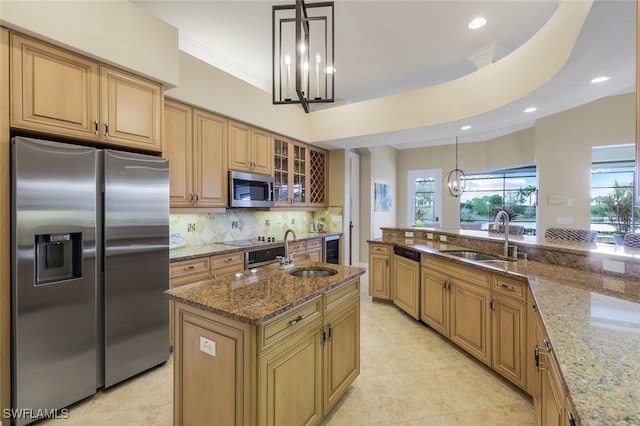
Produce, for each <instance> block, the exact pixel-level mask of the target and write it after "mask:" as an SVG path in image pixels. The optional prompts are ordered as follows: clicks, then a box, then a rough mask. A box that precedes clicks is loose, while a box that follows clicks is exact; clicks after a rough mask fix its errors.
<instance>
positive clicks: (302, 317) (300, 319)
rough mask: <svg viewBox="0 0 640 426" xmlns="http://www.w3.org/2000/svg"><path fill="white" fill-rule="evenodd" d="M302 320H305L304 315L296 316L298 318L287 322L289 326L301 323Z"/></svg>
mask: <svg viewBox="0 0 640 426" xmlns="http://www.w3.org/2000/svg"><path fill="white" fill-rule="evenodd" d="M304 318H305V315H298V318H296V319H293V320H291V321H289V325H293V324H295V323H298V322H300V321H302V320H303V319H304Z"/></svg>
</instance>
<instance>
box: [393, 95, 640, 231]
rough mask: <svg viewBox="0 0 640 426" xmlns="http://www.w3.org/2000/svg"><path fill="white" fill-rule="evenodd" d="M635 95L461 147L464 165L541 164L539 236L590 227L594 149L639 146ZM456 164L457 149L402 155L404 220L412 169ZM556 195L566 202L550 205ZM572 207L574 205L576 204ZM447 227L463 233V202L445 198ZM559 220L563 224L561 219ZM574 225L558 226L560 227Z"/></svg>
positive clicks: (400, 213)
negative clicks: (551, 229)
mask: <svg viewBox="0 0 640 426" xmlns="http://www.w3.org/2000/svg"><path fill="white" fill-rule="evenodd" d="M634 132H635V93H631V94H626V95H619V96H612V97H607V98H603V99H600V100H597V101H594V102H591V103H589V104H586V105H583V106H581V107H578V108H574V109H572V110H569V111H565V112H562V113H558V114H554V115H551V116H548V117H545V118H541V119H539V120H538V121H537V123H536V124H535V126H534V127H533V128H530V129H526V130H522V131H519V132H516V133H512V134H510V135H506V136H502V137H499V138H495V139H491V140H489V141H485V142H477V143H466V144H460V145H459V150H458V166H459V167H460V168H461V169H464V170H465V171H467V172H478V171H490V170H496V169H502V168H507V167H517V166H522V165H528V164H532V163H534V162H535V163H536V164H537V167H538V189H539V208H538V221H539V223H538V234H539V235H540V234H544V230H545V229H546V228H548V227H551V226H560V227H569V228H583V229H589V227H590V208H589V205H590V198H591V195H590V189H591V177H590V176H591V148H592V147H594V146H604V145H619V144H628V143H634V141H635V139H634V138H635V133H634ZM454 165H455V146H454V145H446V146H436V147H428V148H415V149H407V150H402V151H398V158H397V168H398V182H399V185H398V191H397V192H398V215H397V221H398V224H399V225H400V226H407V224H406V216H407V214H406V206H407V188H406V183H405V182H406V180H407V172H408V170H419V169H431V168H441V169H442V171H443V178H444V173H446V172H447V171H449V170H451V169H452V168H453V167H454ZM550 195H559V196H562V197H564V201H563V202H562V203H560V204H551V203H549V196H550ZM571 204H572V205H571ZM442 216H443V218H442V226H443V227H445V228H457V227H458V224H459V203H458V199H457V198H454V197H450V196H448V195H443V211H442ZM558 218H559V219H558ZM569 221H570V222H571V223H558V222H569Z"/></svg>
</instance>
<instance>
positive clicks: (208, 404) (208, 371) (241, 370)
mask: <svg viewBox="0 0 640 426" xmlns="http://www.w3.org/2000/svg"><path fill="white" fill-rule="evenodd" d="M175 315H176V325H177V327H176V350H175V351H174V424H175V425H185V426H188V425H203V426H207V425H211V426H216V425H249V424H250V422H251V409H250V407H251V393H250V389H251V377H250V375H249V374H246V372H248V371H250V370H251V360H250V358H249V357H247V353H248V351H249V348H250V347H251V342H252V337H253V336H254V330H253V329H252V327H251V326H250V325H249V324H243V323H239V322H237V321H233V320H229V319H227V318H223V317H219V316H214V315H211V314H209V313H207V312H204V311H202V310H200V309H197V308H194V307H191V306H187V305H184V304H181V303H176V305H175ZM203 339H206V340H203ZM203 342H206V343H209V342H213V344H214V345H215V346H214V347H215V352H214V353H215V355H211V354H209V353H206V352H204V351H202V350H201V346H202V344H203ZM209 344H210V343H209Z"/></svg>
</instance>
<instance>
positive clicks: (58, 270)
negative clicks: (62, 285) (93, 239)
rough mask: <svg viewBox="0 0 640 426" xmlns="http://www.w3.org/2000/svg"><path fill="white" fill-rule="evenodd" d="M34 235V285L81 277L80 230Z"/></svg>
mask: <svg viewBox="0 0 640 426" xmlns="http://www.w3.org/2000/svg"><path fill="white" fill-rule="evenodd" d="M35 237H36V241H35V242H36V244H35V249H36V253H35V255H36V256H35V257H36V265H35V266H36V276H35V278H36V282H35V284H36V285H40V284H50V283H54V282H57V281H65V280H69V279H73V278H80V277H82V232H71V233H56V234H40V235H36V236H35Z"/></svg>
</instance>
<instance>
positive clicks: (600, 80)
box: [591, 76, 611, 83]
mask: <svg viewBox="0 0 640 426" xmlns="http://www.w3.org/2000/svg"><path fill="white" fill-rule="evenodd" d="M610 78H611V77H606V76H602V77H596V78H594V79H592V80H591V82H592V83H602V82H603V81H607V80H609V79H610Z"/></svg>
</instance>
